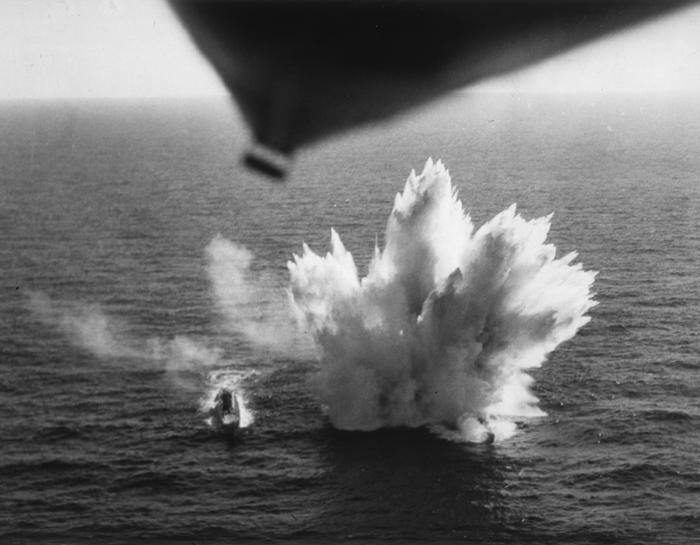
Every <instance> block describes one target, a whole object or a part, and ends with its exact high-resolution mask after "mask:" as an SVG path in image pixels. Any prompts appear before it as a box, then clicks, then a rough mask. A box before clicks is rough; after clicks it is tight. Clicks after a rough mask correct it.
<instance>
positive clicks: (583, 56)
mask: <svg viewBox="0 0 700 545" xmlns="http://www.w3.org/2000/svg"><path fill="white" fill-rule="evenodd" d="M0 82H1V84H0V99H3V98H5V99H6V98H51V97H139V96H145V97H155V96H171V97H172V96H215V95H224V94H226V91H225V90H224V88H223V86H222V84H221V83H220V81H219V80H218V78H217V76H216V75H215V74H214V72H213V70H212V69H211V68H210V67H209V66H208V64H207V63H206V62H205V61H204V60H203V59H202V58H201V56H200V55H199V53H198V52H197V51H196V49H195V48H194V46H193V45H192V44H191V43H190V41H189V39H188V37H187V35H186V34H185V32H184V30H182V28H181V27H180V25H179V23H178V22H177V20H176V19H175V17H174V16H173V14H172V13H171V12H170V10H169V8H168V6H167V5H166V4H165V2H164V1H160V0H1V1H0ZM477 88H479V89H488V90H505V91H521V90H531V91H562V92H567V91H574V90H583V91H592V92H616V91H648V92H671V91H686V92H688V91H695V92H700V6H695V7H692V8H689V9H686V10H683V11H681V12H679V13H677V14H674V15H672V16H670V17H666V18H664V19H663V20H660V21H657V22H654V23H651V24H647V25H644V26H643V27H640V28H635V29H632V30H629V31H626V32H624V33H623V34H619V35H617V36H615V37H613V38H609V39H606V40H603V41H601V42H597V43H595V44H592V45H588V46H585V47H583V48H580V49H577V50H575V51H572V52H570V53H568V54H566V55H563V56H561V57H556V58H554V59H550V60H548V61H546V62H544V63H542V64H540V65H537V66H534V67H531V68H528V69H526V70H523V71H521V72H518V73H516V74H513V75H510V76H507V77H502V78H498V79H495V80H490V81H487V82H483V83H481V84H479V85H478V86H477Z"/></svg>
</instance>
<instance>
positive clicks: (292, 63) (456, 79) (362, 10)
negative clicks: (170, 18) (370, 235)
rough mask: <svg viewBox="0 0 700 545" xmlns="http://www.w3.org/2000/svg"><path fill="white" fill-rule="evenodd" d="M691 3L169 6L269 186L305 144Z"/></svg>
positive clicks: (215, 1)
mask: <svg viewBox="0 0 700 545" xmlns="http://www.w3.org/2000/svg"><path fill="white" fill-rule="evenodd" d="M691 3H694V2H693V1H691V0H669V1H660V0H654V1H651V0H558V1H555V0H521V1H517V0H462V1H459V0H452V1H447V0H408V1H406V0H393V1H392V0H385V1H371V0H354V1H353V0H327V1H318V0H317V1H313V0H277V1H271V0H229V1H226V0H171V5H172V6H173V8H174V10H175V11H176V13H177V14H178V16H179V17H180V19H181V20H182V22H183V23H184V25H185V27H186V28H187V29H188V30H189V32H190V35H191V36H192V38H193V39H194V41H195V42H196V44H197V45H198V46H199V48H200V49H201V51H202V52H203V53H204V54H205V56H206V57H207V58H208V59H209V60H210V61H211V63H212V64H213V66H214V67H215V68H216V70H217V71H218V73H219V75H220V76H221V78H222V80H223V82H224V83H225V85H226V86H227V88H228V89H229V91H230V92H231V94H232V95H233V97H234V98H235V100H236V101H237V102H238V104H239V106H240V109H241V111H242V113H243V115H244V117H245V119H246V121H247V123H248V124H249V125H250V128H251V130H252V133H253V135H254V138H255V139H256V142H257V144H256V146H255V147H254V148H253V149H252V150H251V152H249V153H248V154H247V155H246V157H245V161H246V163H247V164H248V165H249V166H252V167H254V168H257V169H258V170H261V171H263V172H266V173H267V174H270V175H272V176H283V175H284V171H285V168H286V165H285V163H286V160H287V159H286V158H287V157H289V156H291V154H292V152H293V151H294V150H295V149H297V148H298V147H300V146H303V145H304V144H307V143H309V142H313V141H314V140H318V139H320V138H323V137H324V136H327V135H329V134H332V133H335V132H339V131H342V130H344V129H348V128H350V127H353V126H356V125H359V124H362V123H367V122H370V121H375V120H379V119H382V118H386V117H389V116H391V115H393V114H396V113H398V112H401V111H403V110H405V109H406V108H409V107H412V106H416V105H418V104H421V103H423V102H425V101H428V100H430V99H432V98H435V97H437V96H439V95H441V94H444V93H446V92H448V91H450V90H453V89H455V88H459V87H462V86H464V85H467V84H469V83H473V82H476V81H478V80H480V79H483V78H486V77H490V76H494V75H497V74H501V73H505V72H508V71H511V70H514V69H517V68H521V67H523V66H526V65H528V64H531V63H533V62H536V61H538V60H541V59H543V58H546V57H548V56H551V55H555V54H557V53H560V52H563V51H565V50H567V49H570V48H572V47H574V46H576V45H579V44H581V43H583V42H585V41H587V40H592V39H594V38H597V37H599V36H602V35H604V34H607V33H610V32H614V31H616V30H618V29H621V28H623V27H625V26H629V25H632V24H634V23H637V22H640V21H643V20H645V19H648V18H651V17H654V16H657V15H660V14H662V13H663V12H666V11H669V10H672V9H675V8H678V7H681V6H683V5H686V4H691Z"/></svg>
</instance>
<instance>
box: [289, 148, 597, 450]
mask: <svg viewBox="0 0 700 545" xmlns="http://www.w3.org/2000/svg"><path fill="white" fill-rule="evenodd" d="M550 221H551V216H547V217H543V218H538V219H534V220H530V221H527V220H525V219H523V218H522V217H521V216H520V215H518V214H517V213H516V208H515V205H513V206H511V207H510V208H508V209H506V210H505V211H503V212H501V213H500V214H498V215H497V216H495V217H494V218H493V219H492V220H490V221H489V222H487V223H486V224H485V225H483V226H482V227H481V228H479V229H478V230H477V231H476V232H475V231H474V226H473V224H472V222H471V219H470V218H469V216H468V215H467V214H466V213H465V212H464V209H463V206H462V204H461V202H460V201H459V199H458V198H457V194H456V191H455V190H454V188H453V186H452V182H451V179H450V175H449V173H448V171H447V170H446V169H445V167H444V166H443V164H442V163H441V162H439V161H438V162H437V163H434V162H433V161H432V160H428V162H427V163H426V165H425V168H424V170H423V172H422V173H421V174H420V175H416V173H415V172H411V175H410V176H409V177H408V180H407V181H406V185H405V187H404V190H403V192H402V193H399V194H398V195H397V196H396V199H395V202H394V208H393V211H392V213H391V215H390V217H389V220H388V223H387V227H386V236H385V246H384V248H383V249H380V248H379V247H375V255H374V258H373V259H372V261H371V263H370V265H369V272H368V274H367V276H365V277H364V278H360V277H359V275H358V271H357V267H356V266H355V263H354V260H353V257H352V255H351V254H350V253H349V252H348V251H347V250H346V249H345V247H344V246H343V243H342V241H341V239H340V236H339V235H338V234H337V233H336V232H335V231H333V230H331V251H330V252H329V253H328V254H327V255H326V256H323V257H322V256H319V255H317V254H315V253H314V252H313V251H312V250H311V249H310V248H309V247H308V246H306V245H304V247H303V252H302V254H301V255H300V256H298V255H295V256H294V260H293V261H292V262H289V263H288V268H289V272H290V282H291V286H290V291H291V296H292V304H293V307H294V310H295V312H296V314H297V316H298V318H299V320H300V322H301V325H302V327H303V328H305V329H308V330H309V331H310V332H311V333H312V335H313V338H314V340H315V343H316V345H317V347H318V349H319V351H320V354H321V355H320V360H321V369H320V373H319V376H318V386H319V390H320V395H321V398H322V402H323V403H324V404H325V406H326V407H327V410H328V415H329V417H330V420H331V422H332V423H333V425H335V426H336V427H338V428H342V429H357V430H373V429H377V428H380V427H385V426H422V425H431V426H433V427H435V428H436V429H438V430H440V431H441V433H444V434H446V435H448V436H454V437H459V438H461V439H466V440H470V441H478V442H480V441H485V440H490V439H493V438H494V437H495V439H496V440H498V439H502V438H504V437H507V436H508V435H510V434H511V433H512V432H513V430H514V429H515V424H514V420H515V419H517V418H519V417H523V416H533V415H541V414H543V413H542V412H541V410H540V409H539V408H538V407H537V399H536V398H535V396H534V395H533V394H532V393H531V392H530V390H529V386H530V384H531V382H532V379H531V377H530V376H529V375H528V374H527V371H528V370H529V369H532V368H535V367H538V366H540V365H541V364H542V362H543V361H544V360H545V358H546V356H547V354H548V353H550V352H551V351H552V350H554V349H555V348H556V347H557V346H558V345H559V344H560V343H562V342H564V341H566V340H567V339H570V338H571V337H573V336H574V335H575V333H576V331H577V330H578V329H579V328H580V327H582V326H583V325H584V324H585V323H586V322H587V321H588V320H589V318H588V317H587V316H586V312H587V311H588V310H589V309H590V308H591V307H592V306H593V305H594V304H595V302H594V301H593V299H592V292H591V287H592V284H593V280H594V277H595V273H594V272H591V271H585V270H583V267H582V266H581V265H580V264H577V263H574V260H575V258H576V254H575V253H569V254H567V255H565V256H563V257H560V258H557V257H556V248H555V247H554V246H553V245H552V244H547V243H546V238H547V234H548V231H549V228H550Z"/></svg>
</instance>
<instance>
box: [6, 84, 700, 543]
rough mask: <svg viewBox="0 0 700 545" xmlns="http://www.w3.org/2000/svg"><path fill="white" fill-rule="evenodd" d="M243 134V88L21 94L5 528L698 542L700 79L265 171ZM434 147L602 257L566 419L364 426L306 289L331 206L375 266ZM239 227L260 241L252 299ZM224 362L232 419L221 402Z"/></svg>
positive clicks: (465, 190) (457, 114)
mask: <svg viewBox="0 0 700 545" xmlns="http://www.w3.org/2000/svg"><path fill="white" fill-rule="evenodd" d="M246 140H247V135H246V134H245V130H244V129H243V128H242V126H241V122H240V119H239V117H238V116H237V114H236V112H235V110H234V108H233V107H232V106H231V105H230V104H228V103H227V102H223V101H184V102H174V101H150V102H125V103H117V102H102V101H94V102H81V103H3V104H1V105H0V267H1V274H0V282H1V284H0V289H1V290H2V294H3V296H2V297H1V298H0V351H1V358H0V392H2V394H1V396H0V438H1V441H0V489H1V490H2V492H1V493H0V540H2V542H3V543H13V542H38V543H66V542H69V543H74V542H83V541H90V542H105V543H109V542H114V543H117V542H118V543H123V542H135V541H141V540H149V541H153V540H157V541H182V542H235V543H244V542H261V541H267V542H276V541H287V542H324V543H327V542H348V543H352V542H357V543H367V542H395V543H405V542H419V543H422V542H443V543H446V542H455V543H457V542H461V543H494V544H496V543H581V544H583V543H629V544H633V543H635V544H636V543H659V544H662V543H663V544H673V543H677V544H687V543H693V542H694V541H696V540H697V539H698V535H700V470H699V469H698V466H699V464H698V461H699V458H698V451H699V450H700V401H698V397H697V392H698V387H699V386H700V379H699V378H698V372H699V371H700V333H699V332H700V329H699V326H698V324H699V323H700V273H698V271H699V270H700V269H699V267H700V265H699V264H700V220H699V219H698V217H699V216H700V153H698V152H699V151H700V147H699V144H698V143H699V142H700V106H699V105H698V103H697V101H695V102H694V101H693V100H691V99H690V98H683V97H640V96H613V97H609V96H607V97H604V96H602V95H601V96H598V95H581V96H576V95H571V96H556V97H555V96H545V95H469V94H460V95H456V96H454V97H452V98H450V99H449V100H447V101H444V102H442V103H440V104H438V105H435V106H433V107H431V108H429V109H426V110H423V111H420V112H416V113H413V114H411V115H409V116H406V117H404V118H402V119H399V120H396V121H394V122H392V123H390V124H388V125H385V126H382V127H370V128H367V129H364V130H360V131H356V132H354V133H351V134H348V135H344V136H342V137H338V138H336V139H333V140H331V141H328V142H325V143H322V144H319V145H317V146H315V147H313V148H311V149H308V150H305V151H304V152H303V153H302V154H300V156H299V157H298V161H297V164H296V166H295V169H294V171H293V173H292V176H291V178H290V179H289V180H288V181H287V182H286V183H284V184H276V183H270V182H268V181H266V180H264V179H260V178H258V177H257V176H255V175H253V174H251V173H249V172H246V171H245V170H243V169H242V168H241V167H240V165H239V163H238V157H239V155H240V152H241V150H242V149H243V147H244V146H245V143H246ZM428 157H433V158H434V159H436V160H437V159H441V160H442V161H443V162H444V163H445V165H446V166H447V168H448V169H449V170H450V172H451V175H452V183H453V184H454V186H455V187H456V189H457V190H458V191H459V197H460V198H461V200H462V202H463V204H464V207H465V209H466V210H467V211H468V212H469V213H470V214H471V218H472V221H473V223H474V224H475V225H476V226H477V227H478V226H480V225H482V224H483V223H485V222H487V221H488V220H490V219H491V218H492V217H493V216H494V215H496V214H497V213H499V212H501V211H502V210H504V209H506V208H507V207H508V206H509V205H511V204H512V203H517V205H518V211H519V213H520V214H521V215H522V216H523V217H524V218H526V219H534V218H538V217H542V216H545V215H547V214H549V213H551V212H553V213H554V216H553V217H552V220H551V223H552V226H551V230H550V231H549V239H548V240H550V241H551V242H552V243H553V244H555V245H556V246H557V249H558V254H557V255H564V254H566V253H568V252H571V251H577V252H578V261H579V262H580V263H582V264H583V266H584V267H585V269H586V270H594V271H598V275H597V277H596V279H595V283H594V285H593V291H594V292H595V299H596V301H597V302H598V305H597V306H595V307H594V308H592V309H591V310H590V311H589V312H588V314H589V315H590V316H591V320H590V322H589V323H587V324H586V325H585V326H583V327H582V329H581V330H580V331H579V332H578V333H577V334H576V336H574V337H573V338H572V339H570V340H568V341H566V342H565V343H563V344H561V345H560V346H558V347H557V348H556V350H554V351H553V352H552V353H551V354H549V356H548V357H547V361H546V362H545V363H544V365H543V366H542V367H541V368H538V369H534V370H532V371H531V372H530V374H531V375H532V377H533V378H534V382H533V384H532V387H531V389H532V392H533V394H534V395H535V396H536V397H537V398H539V403H538V407H539V409H541V411H542V412H543V413H544V415H543V416H530V417H522V418H519V419H518V420H517V431H516V433H514V434H512V435H511V436H509V437H507V438H503V439H502V440H497V441H496V442H494V443H493V444H484V443H474V442H469V441H460V440H456V439H455V438H451V439H448V438H445V437H444V436H443V435H440V434H439V433H435V431H434V430H431V429H429V428H428V427H423V426H421V427H418V428H408V427H381V426H380V427H379V429H376V430H374V431H347V430H340V429H337V427H335V426H334V425H333V423H334V421H333V418H332V415H333V414H334V413H333V411H332V410H331V412H330V415H331V416H329V411H328V410H327V408H324V400H323V396H322V395H320V394H319V383H318V376H319V369H320V364H319V361H318V358H317V357H316V355H315V353H314V350H313V349H312V348H310V342H309V339H308V338H295V337H294V336H293V335H292V336H289V335H288V331H287V327H286V325H285V317H284V312H283V311H282V310H281V309H282V307H283V306H284V304H285V302H286V299H285V297H286V295H285V292H284V289H285V288H286V287H287V286H288V285H289V271H288V269H287V265H286V264H287V261H288V260H290V259H291V258H292V255H293V254H294V253H296V254H301V253H302V242H306V243H307V244H308V245H309V246H310V247H311V248H312V249H313V250H315V251H316V252H318V253H321V254H323V253H325V251H327V250H328V249H330V243H331V236H330V228H331V227H332V228H334V229H335V230H336V231H337V232H338V233H339V234H340V236H341V237H342V240H343V243H344V245H345V247H346V249H347V250H348V251H350V252H352V255H353V256H354V259H355V262H356V264H357V266H358V269H359V270H360V273H361V274H362V275H364V274H365V273H366V272H367V267H368V264H369V262H370V260H371V258H372V256H373V253H374V245H375V241H376V242H377V243H378V244H379V245H380V246H382V245H384V243H385V242H386V241H385V235H384V233H385V227H386V222H387V218H388V217H389V214H390V212H391V209H392V206H393V203H394V195H395V194H396V193H397V192H398V191H401V190H402V189H403V187H404V182H405V180H406V177H407V176H408V174H409V172H410V170H411V169H416V170H417V171H419V172H420V171H421V170H422V168H423V165H424V163H425V161H426V159H427V158H428ZM219 235H220V236H219ZM216 240H219V241H230V242H231V243H232V244H235V245H236V246H234V248H239V249H240V247H241V246H244V247H245V248H246V249H247V251H248V252H250V262H249V265H248V268H247V269H246V275H247V277H246V278H247V280H246V281H247V282H249V284H246V283H244V284H243V287H244V288H245V289H244V290H243V295H240V293H241V292H240V290H239V291H235V290H234V292H233V295H232V294H231V293H229V294H228V295H227V294H226V293H224V294H223V295H222V293H221V292H220V291H218V290H217V284H216V281H217V278H222V277H224V278H233V277H235V274H236V269H235V268H234V269H228V268H226V265H227V263H228V262H227V261H226V259H224V260H223V261H222V262H221V263H223V269H221V270H220V271H219V272H218V273H217V272H216V271H217V270H219V269H216V264H217V263H218V262H217V261H216V259H217V256H221V255H223V256H224V258H225V257H226V255H228V254H226V252H225V251H223V254H221V253H217V250H216V248H217V246H216V245H215V244H214V243H212V241H216ZM213 244H214V245H213ZM212 245H213V246H212ZM222 247H223V248H224V250H226V248H228V246H225V245H224V246H222ZM212 256H213V257H212ZM213 271H214V272H213ZM226 285H228V284H226ZM250 286H254V288H255V289H254V290H252V289H251V288H250ZM236 294H238V295H236ZM246 294H247V295H246ZM226 297H229V298H228V299H227V298H226ZM231 297H233V299H231ZM280 305H282V306H280ZM220 384H232V385H235V386H236V387H237V388H238V389H239V390H240V392H241V395H242V396H243V400H244V406H245V408H246V410H247V416H246V420H247V421H246V424H247V427H245V428H244V429H243V430H242V431H241V433H240V435H239V437H237V438H236V439H235V440H227V439H225V438H222V437H220V436H217V435H216V434H215V433H214V432H213V431H212V430H211V429H210V428H209V426H208V424H207V422H206V415H205V414H204V412H203V408H204V407H205V406H206V403H207V399H208V397H210V396H211V395H212V392H214V391H215V390H216V388H217V386H218V385H220ZM338 410H342V406H340V407H339V409H338Z"/></svg>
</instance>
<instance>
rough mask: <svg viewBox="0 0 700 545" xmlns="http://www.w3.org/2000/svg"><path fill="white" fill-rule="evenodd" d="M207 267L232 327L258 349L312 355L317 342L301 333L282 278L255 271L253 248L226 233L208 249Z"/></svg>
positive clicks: (225, 317) (228, 322)
mask: <svg viewBox="0 0 700 545" xmlns="http://www.w3.org/2000/svg"><path fill="white" fill-rule="evenodd" d="M205 253H206V257H207V273H208V275H209V280H210V284H211V288H212V292H213V293H212V294H213V296H214V300H215V302H216V306H217V308H218V310H219V311H220V313H221V314H222V315H223V317H224V325H225V327H226V329H227V330H228V331H230V332H232V333H234V334H236V335H238V336H239V337H241V338H243V339H244V340H245V341H246V342H248V343H249V344H251V345H252V346H253V347H255V348H257V349H264V350H270V351H273V352H277V353H281V354H284V355H290V354H293V355H296V356H298V357H309V356H310V355H312V354H313V346H312V343H311V342H310V339H309V338H308V337H307V336H304V335H300V332H299V331H298V329H297V327H296V324H295V320H294V315H293V313H292V312H291V311H290V307H289V303H288V295H287V292H286V290H285V287H284V286H283V285H282V284H281V283H280V281H279V280H278V279H276V278H274V277H273V276H272V275H270V274H267V273H266V272H265V271H253V270H252V263H253V259H254V255H253V253H252V252H251V251H250V250H248V249H247V248H246V247H245V246H243V245H241V244H237V243H235V242H232V241H230V240H228V239H226V238H224V237H223V236H221V235H217V236H216V237H214V238H213V239H212V241H211V242H210V243H209V245H208V246H207V247H206V250H205Z"/></svg>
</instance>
